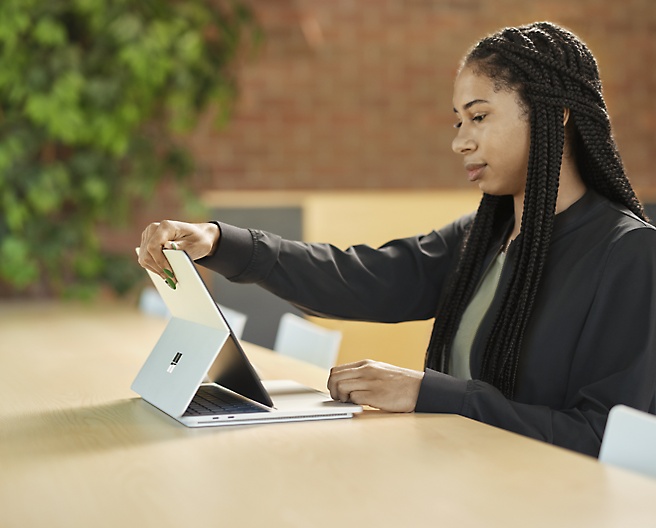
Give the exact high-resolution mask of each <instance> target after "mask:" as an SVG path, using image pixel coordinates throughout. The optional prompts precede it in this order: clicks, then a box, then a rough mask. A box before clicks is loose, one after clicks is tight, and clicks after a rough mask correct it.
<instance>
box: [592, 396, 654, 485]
mask: <svg viewBox="0 0 656 528" xmlns="http://www.w3.org/2000/svg"><path fill="white" fill-rule="evenodd" d="M599 461H600V462H603V463H605V464H610V465H613V466H619V467H622V468H624V469H629V470H631V471H636V472H638V473H642V474H643V475H647V476H650V477H654V478H656V416H654V415H653V414H649V413H646V412H644V411H638V410H637V409H632V408H630V407H627V406H625V405H616V406H615V407H613V408H612V409H611V410H610V413H609V415H608V422H607V424H606V431H605V432H604V437H603V439H602V442H601V451H600V452H599Z"/></svg>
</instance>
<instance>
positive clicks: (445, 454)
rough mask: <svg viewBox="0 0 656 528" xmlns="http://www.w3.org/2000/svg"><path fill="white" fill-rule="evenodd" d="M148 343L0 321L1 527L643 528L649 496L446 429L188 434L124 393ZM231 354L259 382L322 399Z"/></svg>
mask: <svg viewBox="0 0 656 528" xmlns="http://www.w3.org/2000/svg"><path fill="white" fill-rule="evenodd" d="M163 326H164V323H163V321H161V320H157V319H152V318H149V317H147V316H144V315H141V314H139V313H138V312H137V310H136V309H135V308H134V307H132V306H129V305H126V304H116V303H106V305H105V306H98V305H90V306H85V305H75V304H73V305H66V304H49V305H48V304H32V305H31V304H14V303H5V304H2V305H0V365H1V366H2V368H1V369H0V388H1V389H0V390H1V394H2V402H1V403H0V527H2V528H14V527H16V528H29V527H39V528H40V527H48V528H55V527H66V528H74V527H85V528H86V527H133V526H134V527H151V526H152V527H160V528H166V527H173V526H222V527H223V526H225V527H241V526H244V527H251V526H285V527H287V526H289V527H303V528H306V527H324V526H325V527H331V528H333V527H351V526H358V527H370V526H403V527H420V526H443V527H469V526H472V527H496V526H499V527H501V526H503V527H541V526H549V527H552V526H557V527H559V528H562V527H568V526H571V527H577V528H580V527H587V526H594V527H607V526H613V527H632V528H635V527H647V526H656V481H652V480H649V479H647V478H646V477H642V476H638V475H634V474H631V473H628V472H625V471H623V470H620V469H616V468H609V467H605V466H603V465H602V464H600V463H598V462H597V461H596V460H594V459H592V458H589V457H585V456H582V455H578V454H575V453H572V452H568V451H565V450H563V449H558V448H555V447H552V446H549V445H546V444H543V443H541V442H537V441H534V440H530V439H526V438H523V437H520V436H518V435H514V434H511V433H508V432H505V431H502V430H499V429H495V428H493V427H489V426H486V425H483V424H480V423H477V422H474V421H471V420H468V419H465V418H462V417H458V416H449V415H414V414H409V415H392V414H386V413H381V412H378V411H373V410H371V411H366V412H365V413H364V414H363V415H361V416H358V417H357V418H354V419H351V420H338V421H325V422H305V423H281V424H267V425H250V426H234V427H227V428H209V429H187V428H185V427H184V426H182V425H180V424H178V423H177V422H175V421H173V420H172V419H170V418H168V417H167V416H165V415H164V414H162V413H160V412H159V411H157V410H156V409H154V408H153V407H151V406H150V405H148V404H147V403H145V402H143V401H141V400H140V399H139V398H138V397H136V395H135V394H134V393H132V392H131V391H130V388H129V387H130V383H131V382H132V379H133V378H134V376H135V375H136V373H137V370H138V369H139V367H140V365H141V364H142V362H143V361H144V360H145V358H146V356H147V355H148V353H149V352H150V349H151V348H152V346H153V344H154V343H155V341H156V339H157V337H158V336H159V334H160V332H161V330H162V328H163ZM247 348H248V353H249V355H250V356H251V358H252V360H253V362H254V363H255V364H256V365H257V367H258V368H259V370H260V371H261V372H262V373H263V375H264V376H266V377H270V378H273V377H286V378H292V379H297V380H299V381H301V382H304V383H307V384H310V385H314V386H318V387H323V386H324V385H325V379H326V374H325V373H324V372H323V371H321V370H320V369H318V368H316V367H313V366H311V365H304V364H301V363H298V362H295V361H293V360H291V359H289V358H284V357H280V356H277V355H275V354H274V353H272V352H269V351H266V350H263V349H259V348H257V347H254V346H248V347H247Z"/></svg>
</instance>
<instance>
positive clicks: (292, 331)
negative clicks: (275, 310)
mask: <svg viewBox="0 0 656 528" xmlns="http://www.w3.org/2000/svg"><path fill="white" fill-rule="evenodd" d="M341 341H342V332H340V331H339V330H328V329H326V328H323V327H322V326H319V325H316V324H314V323H312V322H310V321H308V320H306V319H303V318H302V317H298V316H297V315H294V314H292V313H286V314H283V316H282V317H281V318H280V324H279V325H278V333H277V334H276V340H275V343H274V345H273V350H274V351H276V352H278V353H280V354H283V355H285V356H290V357H293V358H296V359H300V360H302V361H306V362H308V363H312V364H314V365H317V366H319V367H321V368H324V369H330V368H331V367H333V366H334V365H335V362H336V361H337V353H338V352H339V345H340V343H341Z"/></svg>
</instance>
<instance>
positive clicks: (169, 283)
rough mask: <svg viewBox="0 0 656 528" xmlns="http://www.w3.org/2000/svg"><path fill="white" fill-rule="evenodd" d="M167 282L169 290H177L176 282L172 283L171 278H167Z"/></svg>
mask: <svg viewBox="0 0 656 528" xmlns="http://www.w3.org/2000/svg"><path fill="white" fill-rule="evenodd" d="M165 280H166V284H168V285H169V288H171V289H172V290H175V288H176V286H175V282H173V281H172V280H171V279H169V278H166V279H165Z"/></svg>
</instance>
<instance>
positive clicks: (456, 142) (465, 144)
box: [451, 126, 476, 154]
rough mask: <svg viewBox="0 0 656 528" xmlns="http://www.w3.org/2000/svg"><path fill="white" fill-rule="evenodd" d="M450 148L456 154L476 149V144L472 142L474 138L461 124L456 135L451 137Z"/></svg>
mask: <svg viewBox="0 0 656 528" xmlns="http://www.w3.org/2000/svg"><path fill="white" fill-rule="evenodd" d="M451 148H452V149H453V152H455V153H456V154H467V153H468V152H471V151H472V150H475V149H476V144H475V143H474V140H473V139H472V138H471V137H470V136H469V135H468V134H466V133H465V131H464V130H463V127H462V126H461V127H460V128H459V129H458V133H457V134H456V137H455V138H453V141H452V142H451Z"/></svg>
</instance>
